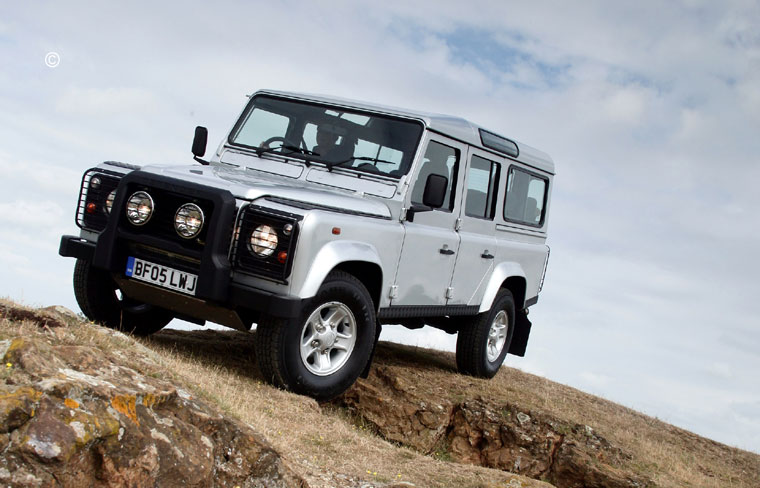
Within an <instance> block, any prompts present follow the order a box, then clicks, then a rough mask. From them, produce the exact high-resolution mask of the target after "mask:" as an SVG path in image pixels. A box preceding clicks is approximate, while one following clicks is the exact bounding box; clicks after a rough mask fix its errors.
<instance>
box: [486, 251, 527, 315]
mask: <svg viewBox="0 0 760 488" xmlns="http://www.w3.org/2000/svg"><path fill="white" fill-rule="evenodd" d="M527 283H528V282H527V280H526V278H525V271H524V270H523V269H522V266H520V265H519V264H518V263H514V262H508V263H499V265H497V266H496V268H495V269H494V271H493V273H492V274H491V279H490V280H489V281H488V285H486V291H485V293H484V294H483V300H482V301H481V302H480V309H479V310H478V313H482V312H486V311H488V310H490V309H491V305H492V304H493V301H494V299H495V298H496V294H497V293H498V292H499V290H500V289H502V288H504V289H507V290H509V291H511V292H512V297H513V298H514V301H515V311H520V310H522V309H523V308H524V307H525V292H526V289H527V286H528V284H527Z"/></svg>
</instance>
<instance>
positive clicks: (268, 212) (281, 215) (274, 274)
mask: <svg viewBox="0 0 760 488" xmlns="http://www.w3.org/2000/svg"><path fill="white" fill-rule="evenodd" d="M300 220H301V216H300V215H295V214H291V213H287V212H280V211H275V210H272V209H267V208H264V207H260V206H258V205H247V206H246V207H244V208H243V210H242V211H241V212H240V216H239V218H238V223H237V225H236V226H235V228H236V229H237V231H236V233H235V236H234V238H235V242H234V245H233V248H232V263H233V267H235V268H236V269H239V270H241V271H246V272H249V273H252V274H255V275H258V276H264V277H267V278H272V279H275V280H277V281H281V282H283V283H284V282H286V278H287V277H288V276H290V270H291V267H292V265H293V257H294V256H293V253H294V252H295V249H296V240H297V238H298V222H299V221H300ZM287 224H290V225H292V226H293V230H292V232H291V234H290V235H285V232H284V227H285V225H287ZM262 225H268V226H270V227H272V228H273V229H274V230H275V232H276V233H277V245H276V246H275V248H274V252H273V253H272V254H271V255H270V256H266V257H261V256H259V255H257V254H256V253H254V252H253V251H252V250H251V249H250V248H249V242H250V238H251V234H252V233H253V232H254V231H255V230H256V228H257V227H259V226H262ZM283 251H284V252H286V253H287V259H286V261H285V262H284V263H282V262H280V261H279V260H278V255H279V254H280V253H282V252H283Z"/></svg>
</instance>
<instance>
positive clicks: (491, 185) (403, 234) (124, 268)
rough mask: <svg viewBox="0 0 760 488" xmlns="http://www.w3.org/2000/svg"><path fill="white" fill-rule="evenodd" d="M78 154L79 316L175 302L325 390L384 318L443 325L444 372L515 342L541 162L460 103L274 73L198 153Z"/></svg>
mask: <svg viewBox="0 0 760 488" xmlns="http://www.w3.org/2000/svg"><path fill="white" fill-rule="evenodd" d="M206 139H207V131H206V129H205V128H203V127H198V128H196V132H195V139H194V141H193V154H194V159H195V160H196V161H197V162H198V163H200V165H198V164H193V165H180V166H176V165H175V166H163V165H161V166H159V165H156V166H153V165H151V166H143V167H138V166H134V165H130V164H124V163H118V162H113V161H107V162H105V163H103V164H101V165H99V166H97V167H95V168H92V169H90V170H88V171H86V172H85V174H84V176H83V179H82V186H81V191H80V194H79V203H78V206H77V211H76V223H77V225H78V226H79V227H80V228H81V232H80V234H79V236H63V238H62V239H61V246H60V251H59V253H60V254H61V255H62V256H70V257H74V258H76V266H75V270H74V292H75V295H76V299H77V301H78V303H79V305H80V307H81V308H82V311H83V312H84V314H85V315H86V316H87V317H89V318H90V319H91V320H93V321H97V322H101V323H103V324H105V325H106V326H108V327H112V328H115V329H119V330H122V331H126V332H130V333H134V334H140V335H144V334H151V333H153V332H156V331H158V330H160V329H161V328H163V327H164V326H165V325H166V324H167V323H169V321H170V320H172V318H180V319H183V320H187V321H190V322H193V323H197V324H204V323H205V321H211V322H215V323H218V324H223V325H226V326H229V327H232V328H235V329H240V330H249V329H250V328H251V327H252V325H253V324H257V331H256V341H255V342H256V357H257V360H258V363H259V365H260V368H261V371H262V373H263V374H264V376H265V377H266V379H267V380H269V381H271V382H272V383H274V384H275V385H277V386H280V387H283V388H287V389H290V390H292V391H295V392H299V393H303V394H307V395H311V396H313V397H315V398H317V399H329V398H332V397H334V396H336V395H338V394H340V393H341V392H343V391H344V390H346V389H347V388H348V387H349V386H351V384H353V382H354V381H355V380H356V379H357V377H359V376H360V375H362V374H364V375H366V374H367V372H368V370H369V366H370V363H371V360H372V355H373V353H374V349H375V345H376V343H377V338H378V336H379V335H380V328H381V324H402V325H404V326H406V327H409V328H412V329H416V328H421V327H423V326H424V325H429V326H432V327H436V328H439V329H442V330H444V331H446V332H449V333H452V334H455V333H457V334H458V339H457V351H456V358H457V366H458V368H459V371H460V372H462V373H465V374H470V375H474V376H480V377H486V378H489V377H492V376H493V375H495V374H496V372H497V371H498V369H499V366H500V365H501V363H502V362H503V361H504V357H505V356H506V354H507V353H511V354H516V355H520V356H522V355H524V353H525V348H526V345H527V342H528V335H529V332H530V322H529V321H528V318H527V311H528V307H530V306H532V305H533V304H535V303H536V301H537V300H538V293H539V291H540V290H541V286H542V283H543V277H544V274H545V271H546V264H547V260H548V257H549V248H548V247H547V246H546V244H545V241H546V232H547V214H548V209H549V197H550V193H551V186H552V178H553V174H554V165H553V163H552V161H551V159H550V158H549V157H548V156H547V155H546V154H544V153H542V152H540V151H537V150H535V149H532V148H530V147H528V146H526V145H524V144H518V143H517V142H515V141H513V140H510V139H507V138H504V137H502V136H499V135H497V134H495V133H493V132H491V131H488V130H486V129H483V128H481V127H478V126H477V125H474V124H472V123H470V122H468V121H466V120H463V119H461V118H456V117H449V116H442V115H435V114H428V113H421V112H413V111H409V110H399V109H395V108H389V107H382V106H376V105H371V104H367V103H360V102H355V101H349V100H342V99H335V98H327V97H322V96H312V95H305V94H297V93H283V92H276V91H269V90H266V91H259V92H256V93H255V94H253V95H252V96H251V97H250V100H249V101H248V103H247V104H246V106H245V108H244V110H243V112H242V114H241V115H240V117H239V118H238V119H237V122H236V123H235V125H234V126H233V128H232V130H231V131H230V133H229V136H228V137H227V138H226V139H225V140H224V141H222V143H221V144H220V145H219V148H218V149H217V150H216V152H215V153H214V155H213V156H212V157H211V158H210V160H209V161H205V160H203V159H201V158H202V157H203V156H204V154H205V152H206Z"/></svg>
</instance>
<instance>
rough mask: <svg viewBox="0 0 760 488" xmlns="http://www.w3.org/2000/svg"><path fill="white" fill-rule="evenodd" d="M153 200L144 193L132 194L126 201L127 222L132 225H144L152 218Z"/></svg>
mask: <svg viewBox="0 0 760 488" xmlns="http://www.w3.org/2000/svg"><path fill="white" fill-rule="evenodd" d="M153 209H154V205H153V198H152V197H151V196H150V195H148V194H147V193H146V192H144V191H138V192H135V193H133V194H132V196H131V197H129V199H128V200H127V220H129V222H130V223H132V225H137V226H141V225H145V224H146V223H148V221H149V220H150V218H151V217H152V216H153Z"/></svg>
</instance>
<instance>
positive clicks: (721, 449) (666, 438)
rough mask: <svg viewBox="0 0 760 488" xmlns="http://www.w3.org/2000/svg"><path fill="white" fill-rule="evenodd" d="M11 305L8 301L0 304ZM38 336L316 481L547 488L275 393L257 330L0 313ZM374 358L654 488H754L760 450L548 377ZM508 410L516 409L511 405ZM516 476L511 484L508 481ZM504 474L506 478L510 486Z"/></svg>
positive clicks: (337, 410) (437, 357) (428, 391)
mask: <svg viewBox="0 0 760 488" xmlns="http://www.w3.org/2000/svg"><path fill="white" fill-rule="evenodd" d="M0 303H5V304H6V305H7V304H8V303H10V302H7V301H0ZM30 334H41V335H45V336H46V337H47V338H48V339H49V340H50V341H51V342H52V343H54V344H71V345H90V346H93V347H97V348H99V349H101V350H102V351H103V352H104V354H110V355H115V356H119V357H127V358H130V360H131V361H132V363H133V367H134V368H135V369H137V370H138V371H140V372H142V373H143V374H147V375H151V376H162V377H165V378H169V379H171V380H172V381H174V382H175V383H176V384H177V385H178V386H181V387H183V388H185V389H187V390H189V391H191V392H192V393H193V394H195V395H197V396H199V397H201V398H203V399H205V400H206V401H207V402H209V403H214V404H217V405H218V406H219V407H220V408H221V409H222V411H224V412H225V413H226V414H228V415H231V416H235V417H237V418H239V419H241V420H242V421H244V422H246V423H248V424H250V425H252V426H253V427H254V428H255V429H256V430H257V431H259V432H260V433H261V434H263V435H264V436H265V437H266V438H267V439H268V441H269V442H270V443H271V444H272V445H273V446H274V448H275V449H276V450H277V451H278V452H280V453H281V454H282V456H283V458H284V459H285V461H286V462H287V464H288V465H289V466H290V467H291V469H293V470H294V471H295V472H296V473H298V474H299V475H301V476H302V477H303V478H304V479H305V480H306V481H307V482H308V483H309V485H310V486H312V487H328V486H338V487H342V486H355V485H357V484H359V483H360V482H369V483H388V482H394V481H405V482H411V483H414V485H416V486H418V487H423V486H424V487H448V486H458V487H459V486H461V487H465V488H467V487H470V488H476V487H477V488H480V487H491V486H493V487H496V486H515V485H518V484H517V483H515V481H519V485H518V486H522V487H525V488H527V487H530V486H546V485H544V484H542V483H541V482H540V481H534V480H529V479H526V478H522V477H516V476H513V475H510V474H509V473H504V472H500V471H497V470H492V469H487V468H482V467H477V466H469V465H463V464H457V463H453V462H450V459H451V457H450V454H449V452H448V446H446V445H444V444H441V445H439V446H438V448H437V449H436V450H435V453H434V455H431V456H425V455H422V454H420V453H418V452H416V451H414V450H412V449H409V448H406V447H403V446H399V445H395V444H393V443H389V442H386V441H385V440H383V439H381V438H380V437H379V436H378V435H377V434H376V432H375V431H374V429H373V428H372V426H371V425H370V424H368V423H367V422H365V421H364V420H363V419H362V418H361V417H359V416H356V415H354V414H352V413H350V412H348V411H346V410H345V409H343V408H341V407H338V406H336V405H334V404H322V405H320V404H318V403H317V402H315V401H314V400H312V399H309V398H305V397H302V396H298V395H293V394H291V393H288V392H285V391H281V390H278V389H276V388H273V387H271V386H269V385H268V384H266V383H264V382H263V381H262V378H261V375H260V373H259V370H258V367H257V366H256V358H255V354H254V351H253V337H254V334H255V332H250V333H244V332H237V331H229V332H226V331H225V332H218V331H193V332H184V331H174V330H164V331H162V332H160V333H158V334H156V335H154V336H152V337H151V338H147V339H140V340H139V341H138V340H134V339H132V338H129V337H125V336H123V335H121V334H111V333H108V332H107V331H106V330H105V329H103V328H100V327H97V326H95V325H93V324H87V323H85V322H80V321H77V320H73V319H72V320H70V321H69V324H68V327H66V328H40V327H38V326H37V325H36V324H34V323H31V322H29V321H15V320H8V319H3V318H1V316H0V340H2V339H6V338H11V337H18V336H22V337H24V336H28V335H30ZM375 361H376V364H382V365H385V366H388V367H392V368H393V369H394V373H396V374H398V375H400V376H401V377H403V378H404V379H405V380H407V382H408V384H413V385H415V388H416V393H417V394H419V395H420V396H423V397H428V396H429V397H431V398H437V399H440V400H444V399H445V400H448V401H450V402H452V403H457V402H461V401H463V400H465V399H470V398H476V397H479V396H480V397H483V398H488V399H489V400H490V401H492V402H495V403H497V404H503V405H506V404H511V405H513V406H518V407H516V408H519V410H520V411H523V412H544V413H547V414H549V415H552V416H554V417H556V418H558V419H559V420H560V421H561V422H563V423H566V424H567V425H568V426H572V425H575V424H583V425H589V426H591V427H593V429H594V432H595V433H597V434H598V435H600V436H602V437H604V438H606V439H607V440H608V441H610V442H611V443H612V444H614V445H616V446H618V447H620V448H622V449H623V450H624V451H625V452H627V453H628V454H630V455H631V459H630V460H629V462H628V465H629V466H630V467H631V468H633V469H634V470H636V471H638V472H639V473H640V474H644V475H645V476H647V477H649V478H652V479H653V480H654V482H655V483H656V484H657V486H660V487H683V486H693V487H706V488H713V487H715V488H718V487H721V488H723V487H736V488H756V487H758V486H760V456H758V455H757V454H753V453H749V452H746V451H741V450H739V449H735V448H731V447H728V446H724V445H722V444H719V443H717V442H714V441H711V440H709V439H705V438H702V437H699V436H697V435H695V434H693V433H690V432H687V431H685V430H682V429H679V428H676V427H673V426H671V425H668V424H666V423H664V422H661V421H659V420H657V419H655V418H652V417H648V416H646V415H643V414H641V413H638V412H635V411H633V410H631V409H628V408H626V407H623V406H620V405H617V404H615V403H612V402H609V401H607V400H604V399H601V398H598V397H594V396H592V395H589V394H586V393H583V392H581V391H579V390H576V389H574V388H570V387H567V386H565V385H561V384H558V383H555V382H552V381H549V380H547V379H545V378H541V377H538V376H534V375H530V374H527V373H523V372H521V371H518V370H514V369H511V368H506V367H503V368H502V369H501V371H500V372H499V373H498V374H497V375H496V377H495V378H494V379H493V380H491V381H486V380H480V379H475V378H470V377H464V376H459V375H456V374H453V373H454V372H455V369H456V368H455V361H454V358H453V355H452V354H450V353H445V352H439V351H431V350H426V349H420V348H415V347H408V346H401V345H396V344H389V343H381V345H380V347H379V349H378V352H377V356H376V358H375ZM501 413H502V414H503V415H513V414H516V412H514V410H513V411H512V412H509V411H507V410H506V409H505V410H504V411H503V412H501ZM513 480H514V481H513ZM510 481H512V484H511V485H510Z"/></svg>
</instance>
